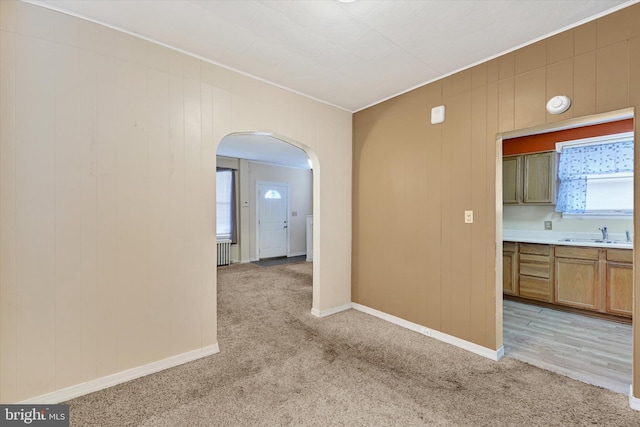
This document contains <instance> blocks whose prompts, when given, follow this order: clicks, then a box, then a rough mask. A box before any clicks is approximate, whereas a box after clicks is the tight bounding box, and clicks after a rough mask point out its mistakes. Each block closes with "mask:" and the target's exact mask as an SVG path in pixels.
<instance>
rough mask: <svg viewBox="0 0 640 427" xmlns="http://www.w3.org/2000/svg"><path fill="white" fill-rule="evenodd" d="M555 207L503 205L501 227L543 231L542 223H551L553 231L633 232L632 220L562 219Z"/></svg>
mask: <svg viewBox="0 0 640 427" xmlns="http://www.w3.org/2000/svg"><path fill="white" fill-rule="evenodd" d="M554 209H555V206H508V205H503V216H502V225H503V228H504V229H511V230H544V221H552V226H553V231H567V232H588V233H591V232H598V228H600V227H603V226H606V227H607V228H608V230H609V232H610V233H624V232H625V231H626V230H629V231H632V232H633V220H632V219H608V218H607V219H605V218H602V219H563V218H562V214H560V213H558V212H555V210H554Z"/></svg>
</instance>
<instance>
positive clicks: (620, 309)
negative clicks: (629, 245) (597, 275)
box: [606, 249, 633, 317]
mask: <svg viewBox="0 0 640 427" xmlns="http://www.w3.org/2000/svg"><path fill="white" fill-rule="evenodd" d="M606 298H607V304H606V310H607V312H608V313H612V314H617V315H621V316H627V317H631V315H632V311H633V251H630V250H624V249H609V250H607V274H606Z"/></svg>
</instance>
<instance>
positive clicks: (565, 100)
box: [547, 95, 571, 114]
mask: <svg viewBox="0 0 640 427" xmlns="http://www.w3.org/2000/svg"><path fill="white" fill-rule="evenodd" d="M569 107H571V99H569V97H568V96H565V95H558V96H554V97H553V98H551V99H550V100H549V102H547V111H548V112H549V113H551V114H561V113H564V112H565V111H567V110H568V109H569Z"/></svg>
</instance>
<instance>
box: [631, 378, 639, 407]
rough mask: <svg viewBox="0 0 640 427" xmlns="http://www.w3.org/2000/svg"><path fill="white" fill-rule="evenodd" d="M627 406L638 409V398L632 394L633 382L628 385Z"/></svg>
mask: <svg viewBox="0 0 640 427" xmlns="http://www.w3.org/2000/svg"><path fill="white" fill-rule="evenodd" d="M629 407H630V408H631V409H634V410H636V411H640V398H638V397H634V396H633V384H631V385H630V386H629Z"/></svg>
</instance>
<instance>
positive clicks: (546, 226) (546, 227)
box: [544, 221, 553, 230]
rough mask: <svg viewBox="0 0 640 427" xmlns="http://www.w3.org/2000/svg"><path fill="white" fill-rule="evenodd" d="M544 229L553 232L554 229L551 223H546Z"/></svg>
mask: <svg viewBox="0 0 640 427" xmlns="http://www.w3.org/2000/svg"><path fill="white" fill-rule="evenodd" d="M544 229H545V230H552V229H553V226H552V223H551V221H545V222H544Z"/></svg>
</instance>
